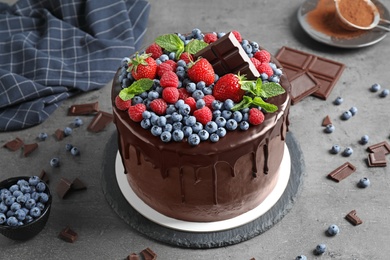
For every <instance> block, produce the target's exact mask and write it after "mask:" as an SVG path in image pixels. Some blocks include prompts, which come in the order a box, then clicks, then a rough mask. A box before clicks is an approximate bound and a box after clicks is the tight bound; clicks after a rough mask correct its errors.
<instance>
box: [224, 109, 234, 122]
mask: <svg viewBox="0 0 390 260" xmlns="http://www.w3.org/2000/svg"><path fill="white" fill-rule="evenodd" d="M232 114H233V113H232V111H229V110H223V111H222V114H221V115H222V116H223V117H224V118H225V119H226V120H228V119H230V118H231V117H232Z"/></svg>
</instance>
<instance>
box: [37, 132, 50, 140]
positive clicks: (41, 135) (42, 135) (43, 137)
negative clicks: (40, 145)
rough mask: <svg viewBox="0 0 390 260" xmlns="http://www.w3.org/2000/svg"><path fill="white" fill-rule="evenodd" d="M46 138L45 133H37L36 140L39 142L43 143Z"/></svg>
mask: <svg viewBox="0 0 390 260" xmlns="http://www.w3.org/2000/svg"><path fill="white" fill-rule="evenodd" d="M47 136H48V135H47V134H46V133H39V134H38V139H39V140H41V141H45V140H46V138H47Z"/></svg>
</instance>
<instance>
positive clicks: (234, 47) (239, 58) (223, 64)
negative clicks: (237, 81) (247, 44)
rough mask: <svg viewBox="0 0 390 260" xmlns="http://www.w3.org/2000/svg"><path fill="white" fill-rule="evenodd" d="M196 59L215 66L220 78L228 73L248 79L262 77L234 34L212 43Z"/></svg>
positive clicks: (226, 35)
mask: <svg viewBox="0 0 390 260" xmlns="http://www.w3.org/2000/svg"><path fill="white" fill-rule="evenodd" d="M194 57H195V59H197V58H199V57H203V58H205V59H206V60H208V61H209V62H210V63H211V65H212V66H213V69H214V72H215V73H216V74H218V75H219V76H223V75H225V74H228V73H234V74H238V73H240V74H241V75H246V78H247V79H252V80H254V79H256V78H258V77H260V74H259V72H258V71H257V69H256V67H255V65H254V64H253V63H252V61H251V60H250V58H249V56H248V54H246V52H245V51H244V49H243V48H242V46H241V44H240V42H239V41H238V40H237V38H236V37H235V36H234V34H233V33H232V32H230V33H227V34H225V35H224V36H223V37H221V38H220V39H218V40H217V41H215V42H213V43H210V44H209V45H208V46H206V47H205V48H203V49H202V50H200V51H199V52H197V53H196V54H195V55H194Z"/></svg>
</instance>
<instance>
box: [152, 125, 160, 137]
mask: <svg viewBox="0 0 390 260" xmlns="http://www.w3.org/2000/svg"><path fill="white" fill-rule="evenodd" d="M150 132H151V133H152V135H154V136H160V135H161V133H162V128H161V127H159V126H157V125H154V126H152V128H151V129H150Z"/></svg>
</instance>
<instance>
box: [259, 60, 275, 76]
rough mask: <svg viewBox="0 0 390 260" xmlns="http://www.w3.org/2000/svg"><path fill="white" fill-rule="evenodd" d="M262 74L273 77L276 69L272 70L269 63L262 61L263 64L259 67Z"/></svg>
mask: <svg viewBox="0 0 390 260" xmlns="http://www.w3.org/2000/svg"><path fill="white" fill-rule="evenodd" d="M257 70H258V71H259V73H260V74H263V73H265V74H267V75H268V78H269V77H271V76H272V75H273V74H274V71H273V70H272V68H271V66H270V65H269V63H261V65H260V66H259V67H258V68H257Z"/></svg>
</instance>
